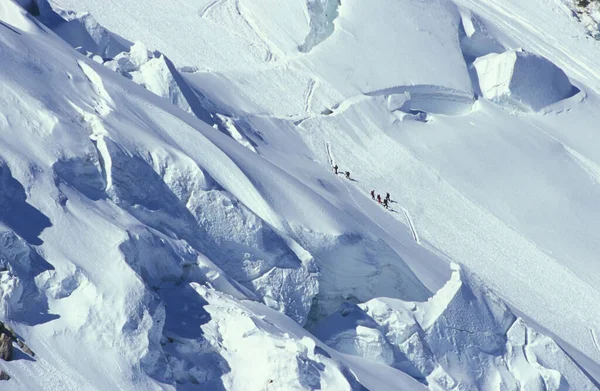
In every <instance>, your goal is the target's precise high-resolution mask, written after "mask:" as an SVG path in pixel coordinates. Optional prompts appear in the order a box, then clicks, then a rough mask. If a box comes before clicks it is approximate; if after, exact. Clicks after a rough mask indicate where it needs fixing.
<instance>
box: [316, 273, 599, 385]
mask: <svg viewBox="0 0 600 391" xmlns="http://www.w3.org/2000/svg"><path fill="white" fill-rule="evenodd" d="M313 332H314V334H315V335H316V336H317V337H319V338H320V339H322V340H323V341H324V342H325V343H327V344H328V345H330V346H332V347H334V348H335V349H336V350H338V351H341V352H344V353H346V354H351V355H355V356H359V357H363V358H366V359H369V360H372V361H376V362H381V363H385V364H387V365H390V366H393V367H396V368H399V369H402V370H403V371H405V372H406V373H409V374H411V375H412V376H413V377H415V378H417V379H420V380H421V381H423V382H424V383H426V384H428V385H429V387H430V389H434V390H435V389H448V388H453V389H460V390H479V389H524V390H526V389H555V390H556V389H561V388H562V387H566V386H567V384H568V385H570V386H571V387H575V388H577V389H589V390H591V389H594V384H593V383H592V382H591V381H590V380H589V379H588V378H587V376H586V374H585V373H584V372H582V371H581V369H580V368H579V366H578V365H577V364H576V363H575V362H573V361H572V359H571V358H570V357H569V356H568V355H567V354H565V353H564V352H563V351H562V350H561V349H560V347H559V346H558V345H557V344H556V342H554V341H553V340H552V339H551V338H548V337H547V336H544V335H541V334H539V333H537V332H535V331H534V330H532V329H531V328H530V327H529V326H528V325H527V324H526V323H525V322H524V321H523V320H522V319H520V318H517V317H516V316H515V315H513V314H512V312H511V311H510V309H509V308H508V307H507V306H506V305H505V304H504V303H502V301H501V300H500V299H499V298H498V297H497V296H495V295H494V294H493V293H492V292H491V291H489V290H488V289H487V288H485V287H484V286H483V285H482V283H481V281H479V280H478V279H477V278H476V277H474V276H469V274H468V272H465V271H463V270H461V269H460V268H459V267H458V265H454V272H453V274H452V277H451V278H450V280H449V281H448V282H447V283H446V285H445V286H444V287H442V288H441V289H440V290H439V291H438V292H437V293H436V294H435V295H434V296H433V297H431V298H430V299H429V300H428V301H427V302H425V303H414V302H405V301H400V300H397V299H389V298H377V299H372V300H370V301H368V302H366V303H362V304H359V305H358V306H356V305H346V306H344V307H343V308H342V309H341V310H340V311H339V312H338V313H335V314H334V315H332V316H331V317H329V318H326V319H325V320H323V322H322V323H319V324H318V325H316V326H315V328H314V329H313Z"/></svg>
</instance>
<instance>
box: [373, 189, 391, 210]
mask: <svg viewBox="0 0 600 391" xmlns="http://www.w3.org/2000/svg"><path fill="white" fill-rule="evenodd" d="M371 198H372V199H374V200H375V199H376V200H377V202H378V203H379V204H380V205H383V207H384V208H386V209H389V208H390V202H392V199H391V198H390V193H385V198H384V199H383V201H382V200H381V195H380V194H377V197H375V190H371Z"/></svg>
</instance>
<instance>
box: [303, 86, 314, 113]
mask: <svg viewBox="0 0 600 391" xmlns="http://www.w3.org/2000/svg"><path fill="white" fill-rule="evenodd" d="M316 84H317V81H316V80H315V79H312V78H311V79H310V81H309V82H308V87H307V89H306V94H304V112H305V113H307V114H310V104H311V102H312V97H313V94H314V93H315V88H316Z"/></svg>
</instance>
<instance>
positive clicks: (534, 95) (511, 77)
mask: <svg viewBox="0 0 600 391" xmlns="http://www.w3.org/2000/svg"><path fill="white" fill-rule="evenodd" d="M474 66H475V69H476V72H477V76H478V78H479V86H480V88H481V92H482V93H483V96H484V97H485V98H486V99H489V100H491V101H493V102H496V103H498V104H501V105H505V106H508V107H511V108H516V109H521V110H533V111H538V110H540V109H541V108H543V107H545V106H548V105H550V104H553V103H556V102H558V101H560V100H562V99H566V98H568V97H570V96H573V95H574V94H575V93H576V92H577V88H575V87H574V86H573V85H572V84H571V82H570V81H569V78H568V77H567V75H566V74H565V73H564V72H563V71H562V69H560V68H559V67H557V66H556V65H554V64H553V63H552V62H550V61H549V60H547V59H545V58H544V57H540V56H538V55H535V54H533V53H529V52H526V51H523V50H510V51H506V52H504V53H501V54H493V53H492V54H488V55H486V56H483V57H480V58H478V59H477V60H475V62H474Z"/></svg>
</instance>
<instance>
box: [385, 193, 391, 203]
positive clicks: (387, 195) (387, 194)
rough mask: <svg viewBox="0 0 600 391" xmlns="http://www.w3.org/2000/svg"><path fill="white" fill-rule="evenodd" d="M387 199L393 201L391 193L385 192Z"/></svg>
mask: <svg viewBox="0 0 600 391" xmlns="http://www.w3.org/2000/svg"><path fill="white" fill-rule="evenodd" d="M385 199H386V200H388V201H391V200H392V199H391V198H390V193H385Z"/></svg>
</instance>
